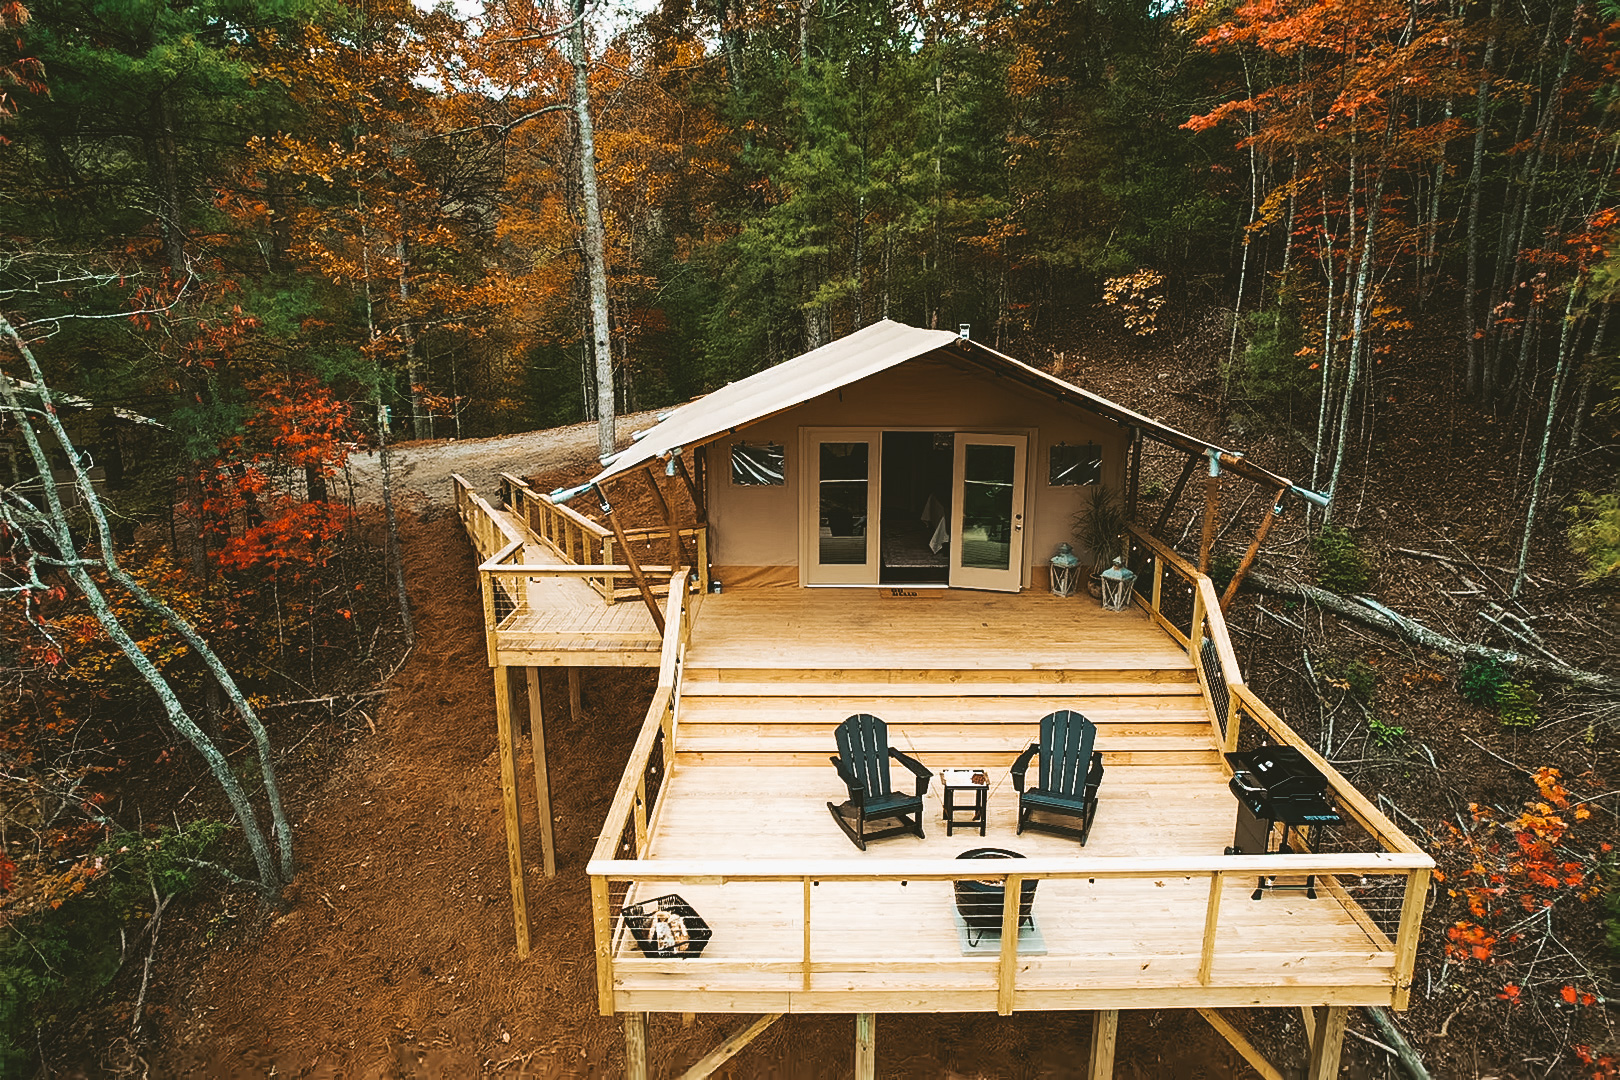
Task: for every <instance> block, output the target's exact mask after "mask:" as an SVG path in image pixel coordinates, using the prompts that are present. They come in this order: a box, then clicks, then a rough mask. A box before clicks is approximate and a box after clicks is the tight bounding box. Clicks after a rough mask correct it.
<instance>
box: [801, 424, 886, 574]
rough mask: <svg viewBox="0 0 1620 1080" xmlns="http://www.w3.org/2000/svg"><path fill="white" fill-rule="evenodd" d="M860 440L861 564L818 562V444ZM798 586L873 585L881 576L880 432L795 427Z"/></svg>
mask: <svg viewBox="0 0 1620 1080" xmlns="http://www.w3.org/2000/svg"><path fill="white" fill-rule="evenodd" d="M828 442H864V443H866V444H867V451H866V562H865V564H864V565H857V564H823V563H822V562H821V561H820V559H821V543H820V540H821V444H822V443H828ZM799 462H800V472H799V475H800V476H801V477H803V478H804V483H803V484H801V485H800V487H801V488H802V489H803V494H802V495H801V496H800V499H799V584H800V585H876V584H877V583H878V575H879V574H880V573H881V572H882V567H881V559H880V550H881V549H880V548H879V547H878V543H879V539H878V534H879V528H878V519H879V518H880V517H881V516H882V506H883V492H882V490H881V483H882V477H883V467H882V466H883V429H882V428H880V427H860V428H800V429H799Z"/></svg>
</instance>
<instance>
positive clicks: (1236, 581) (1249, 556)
mask: <svg viewBox="0 0 1620 1080" xmlns="http://www.w3.org/2000/svg"><path fill="white" fill-rule="evenodd" d="M1286 494H1288V489H1287V488H1279V489H1278V491H1277V497H1276V498H1274V499H1272V500H1271V511H1270V513H1268V514H1266V515H1265V516H1264V517H1262V518H1261V519H1260V527H1259V528H1258V529H1256V530H1255V531H1254V541H1253V542H1252V543H1250V544H1249V550H1248V551H1245V552H1244V553H1243V561H1242V562H1240V563H1238V568H1237V572H1236V573H1234V574H1233V575H1232V580H1231V581H1229V582H1227V583H1226V591H1225V592H1223V593H1221V614H1223V615H1224V614H1226V611H1227V609H1228V608H1230V607H1231V606H1232V597H1234V596H1236V595H1237V591H1238V586H1240V585H1242V584H1243V579H1244V578H1246V577H1248V576H1249V570H1250V568H1252V567H1253V566H1254V560H1255V557H1256V556H1258V555H1259V554H1260V545H1261V544H1264V543H1265V542H1266V534H1267V533H1269V532H1270V531H1271V525H1272V523H1273V522H1275V521H1276V520H1277V519H1278V518H1280V517H1282V513H1283V496H1284V495H1286Z"/></svg>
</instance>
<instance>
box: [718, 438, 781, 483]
mask: <svg viewBox="0 0 1620 1080" xmlns="http://www.w3.org/2000/svg"><path fill="white" fill-rule="evenodd" d="M731 482H732V483H733V484H735V485H737V486H738V487H766V486H769V487H780V486H781V485H783V484H785V483H787V454H786V453H785V452H784V451H783V450H782V444H781V443H762V444H760V445H758V446H751V445H749V444H748V443H735V444H733V446H732V447H731Z"/></svg>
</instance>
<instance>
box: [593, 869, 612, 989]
mask: <svg viewBox="0 0 1620 1080" xmlns="http://www.w3.org/2000/svg"><path fill="white" fill-rule="evenodd" d="M591 933H592V935H593V936H594V937H595V939H596V1009H597V1011H598V1012H599V1013H601V1014H602V1015H603V1016H612V1015H613V915H612V913H611V912H610V911H608V879H607V878H605V877H601V876H598V875H592V877H591Z"/></svg>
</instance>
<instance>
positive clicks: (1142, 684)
mask: <svg viewBox="0 0 1620 1080" xmlns="http://www.w3.org/2000/svg"><path fill="white" fill-rule="evenodd" d="M748 674H751V673H742V672H732V671H724V672H719V673H712V672H711V673H706V672H699V671H692V670H687V671H685V672H683V673H682V677H681V693H682V695H683V696H685V697H743V698H784V697H788V698H816V697H842V698H873V697H884V698H899V697H932V698H982V697H1039V698H1056V697H1085V698H1103V697H1139V698H1153V697H1159V698H1176V697H1181V698H1196V697H1198V696H1199V694H1200V690H1199V686H1198V680H1197V677H1196V676H1195V675H1194V674H1193V673H1192V672H1191V671H1187V672H1153V673H1151V674H1153V675H1157V676H1162V677H1158V678H1131V677H1128V675H1127V677H1123V678H1120V677H1116V676H1118V675H1119V674H1120V673H1108V675H1107V676H1104V677H1100V678H1091V679H1024V678H1011V679H1008V678H1005V677H1003V676H1004V675H1005V673H1003V672H965V673H945V672H882V671H880V672H868V671H854V672H851V671H824V672H817V673H815V675H813V676H811V675H807V676H806V677H803V678H791V679H789V678H771V677H767V678H763V679H755V678H748V677H747V675H748ZM955 674H959V675H960V677H953V675H955Z"/></svg>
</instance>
